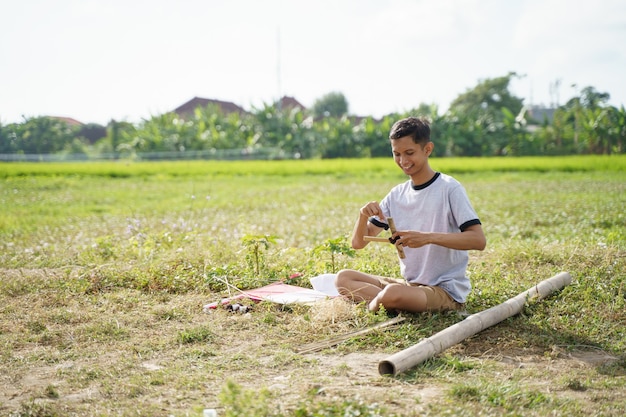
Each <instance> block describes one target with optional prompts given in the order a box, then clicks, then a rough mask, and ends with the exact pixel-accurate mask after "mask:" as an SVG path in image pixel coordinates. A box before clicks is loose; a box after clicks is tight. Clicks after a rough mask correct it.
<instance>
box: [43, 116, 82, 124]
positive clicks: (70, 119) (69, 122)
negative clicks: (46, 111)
mask: <svg viewBox="0 0 626 417" xmlns="http://www.w3.org/2000/svg"><path fill="white" fill-rule="evenodd" d="M48 117H49V118H51V119H54V120H58V121H61V122H65V123H67V124H68V125H70V126H82V125H83V124H82V123H81V122H79V121H78V120H76V119H72V118H71V117H61V116H48Z"/></svg>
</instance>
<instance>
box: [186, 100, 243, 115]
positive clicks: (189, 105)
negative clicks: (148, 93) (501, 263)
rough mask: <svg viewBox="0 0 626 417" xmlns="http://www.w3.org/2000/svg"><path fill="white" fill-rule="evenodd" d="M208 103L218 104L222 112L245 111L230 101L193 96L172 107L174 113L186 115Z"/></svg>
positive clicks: (241, 112)
mask: <svg viewBox="0 0 626 417" xmlns="http://www.w3.org/2000/svg"><path fill="white" fill-rule="evenodd" d="M209 104H213V105H217V106H219V108H220V109H221V110H222V112H224V114H229V113H239V114H244V113H246V111H245V110H244V109H243V108H242V107H240V106H238V105H236V104H235V103H232V102H230V101H222V100H215V99H211V98H202V97H194V98H192V99H191V100H189V101H188V102H186V103H184V104H182V105H180V106H178V107H176V108H175V109H174V113H176V114H178V115H179V116H188V115H191V114H193V112H194V111H195V110H196V109H197V108H198V107H202V108H204V107H206V106H208V105H209Z"/></svg>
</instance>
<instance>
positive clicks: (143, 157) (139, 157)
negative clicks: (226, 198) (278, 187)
mask: <svg viewBox="0 0 626 417" xmlns="http://www.w3.org/2000/svg"><path fill="white" fill-rule="evenodd" d="M298 158H299V155H298V154H295V155H294V154H290V153H287V152H284V151H283V150H282V149H279V148H255V149H207V150H201V151H181V152H173V151H172V152H132V153H129V152H118V153H98V154H84V153H58V154H25V153H14V154H0V162H72V161H77V162H78V161H114V160H131V161H176V160H179V161H187V160H232V161H235V160H275V159H298Z"/></svg>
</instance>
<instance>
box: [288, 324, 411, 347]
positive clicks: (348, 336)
mask: <svg viewBox="0 0 626 417" xmlns="http://www.w3.org/2000/svg"><path fill="white" fill-rule="evenodd" d="M404 320H405V318H404V317H402V316H398V317H394V318H392V319H390V320H387V321H384V322H382V323H378V324H376V325H374V326H371V327H367V328H365V329H361V330H356V331H354V332H350V333H345V334H341V335H339V336H336V337H333V338H330V339H328V340H322V341H320V342H313V343H309V344H307V345H304V346H301V347H299V348H297V349H296V352H297V353H310V352H317V351H320V350H322V349H326V348H329V347H332V346H335V345H338V344H339V343H341V342H344V341H346V340H348V339H351V338H353V337H357V336H363V335H364V334H367V333H370V332H372V331H374V330H378V329H384V328H386V327H390V326H393V325H395V324H398V323H400V322H403V321H404Z"/></svg>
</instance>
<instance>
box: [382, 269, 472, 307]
mask: <svg viewBox="0 0 626 417" xmlns="http://www.w3.org/2000/svg"><path fill="white" fill-rule="evenodd" d="M378 280H379V281H380V285H381V287H382V288H384V287H386V286H387V285H393V284H399V285H408V286H411V287H419V288H421V289H423V290H424V294H426V308H427V309H428V311H447V310H455V311H457V310H464V309H465V304H462V303H459V302H457V301H454V299H453V298H452V297H451V296H450V294H448V292H447V291H446V290H444V289H443V288H441V287H435V286H430V285H422V284H411V283H408V282H406V280H404V279H396V278H387V277H378Z"/></svg>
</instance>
